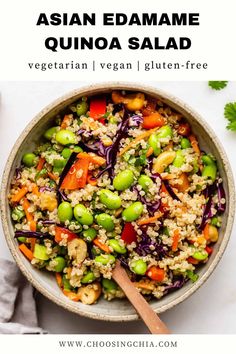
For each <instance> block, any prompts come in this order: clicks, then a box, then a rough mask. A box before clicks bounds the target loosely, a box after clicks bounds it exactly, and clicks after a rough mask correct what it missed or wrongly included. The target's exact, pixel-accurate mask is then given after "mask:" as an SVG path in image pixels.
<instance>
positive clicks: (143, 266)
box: [131, 259, 147, 275]
mask: <svg viewBox="0 0 236 354" xmlns="http://www.w3.org/2000/svg"><path fill="white" fill-rule="evenodd" d="M131 270H132V271H133V272H134V273H135V274H139V275H144V274H145V273H146V271H147V263H146V262H144V261H143V260H142V259H138V260H136V261H132V262H131Z"/></svg>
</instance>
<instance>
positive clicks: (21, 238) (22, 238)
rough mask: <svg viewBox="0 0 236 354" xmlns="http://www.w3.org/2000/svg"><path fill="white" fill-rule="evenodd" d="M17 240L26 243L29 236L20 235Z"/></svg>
mask: <svg viewBox="0 0 236 354" xmlns="http://www.w3.org/2000/svg"><path fill="white" fill-rule="evenodd" d="M17 240H18V241H19V242H21V243H25V242H26V240H27V238H26V237H24V236H20V237H17Z"/></svg>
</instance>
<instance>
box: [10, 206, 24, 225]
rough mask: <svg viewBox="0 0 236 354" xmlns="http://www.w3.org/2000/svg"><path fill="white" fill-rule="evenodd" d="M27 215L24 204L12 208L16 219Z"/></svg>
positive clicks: (12, 214) (18, 219)
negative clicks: (23, 207)
mask: <svg viewBox="0 0 236 354" xmlns="http://www.w3.org/2000/svg"><path fill="white" fill-rule="evenodd" d="M24 216H25V212H24V210H23V209H22V206H20V205H18V206H17V207H15V208H14V209H13V210H12V213H11V217H12V219H13V220H14V221H18V222H19V221H20V220H21V219H22V218H23V217H24Z"/></svg>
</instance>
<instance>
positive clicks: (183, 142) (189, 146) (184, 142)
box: [180, 138, 191, 149]
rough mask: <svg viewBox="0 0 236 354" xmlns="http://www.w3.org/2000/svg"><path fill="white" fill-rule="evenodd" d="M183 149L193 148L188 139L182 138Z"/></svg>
mask: <svg viewBox="0 0 236 354" xmlns="http://www.w3.org/2000/svg"><path fill="white" fill-rule="evenodd" d="M180 146H181V149H188V148H191V143H190V141H189V140H188V139H187V138H182V139H181V142H180Z"/></svg>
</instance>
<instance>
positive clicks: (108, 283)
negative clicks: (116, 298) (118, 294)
mask: <svg viewBox="0 0 236 354" xmlns="http://www.w3.org/2000/svg"><path fill="white" fill-rule="evenodd" d="M102 286H103V288H104V289H105V290H106V291H112V290H116V289H117V288H118V286H117V284H116V283H115V282H114V281H113V280H111V279H107V278H103V279H102Z"/></svg>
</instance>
